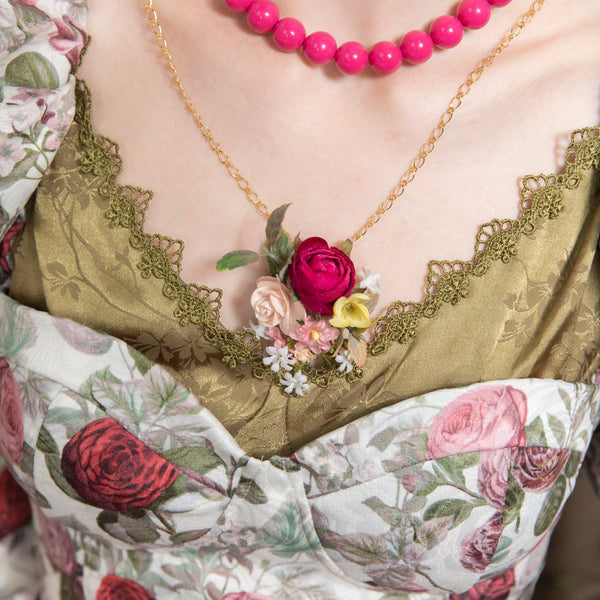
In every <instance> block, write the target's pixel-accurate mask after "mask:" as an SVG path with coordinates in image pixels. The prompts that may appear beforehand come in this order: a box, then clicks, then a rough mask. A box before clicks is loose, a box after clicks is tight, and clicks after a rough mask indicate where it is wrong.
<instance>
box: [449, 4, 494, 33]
mask: <svg viewBox="0 0 600 600" xmlns="http://www.w3.org/2000/svg"><path fill="white" fill-rule="evenodd" d="M490 15H491V10H490V5H489V3H488V0H462V1H461V2H460V3H459V5H458V7H457V9H456V16H457V17H458V18H459V20H460V22H461V23H462V24H463V25H464V26H465V27H468V28H469V29H481V28H482V27H483V26H484V25H485V24H486V23H487V22H488V21H489V20H490Z"/></svg>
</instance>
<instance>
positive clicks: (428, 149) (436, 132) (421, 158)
mask: <svg viewBox="0 0 600 600" xmlns="http://www.w3.org/2000/svg"><path fill="white" fill-rule="evenodd" d="M545 2H546V0H535V1H534V2H533V3H532V4H531V6H530V7H529V9H528V10H527V11H526V12H525V13H523V14H522V15H521V16H520V17H519V18H518V19H517V21H516V23H515V24H514V25H513V27H512V28H511V29H510V31H509V32H508V33H506V34H505V35H504V37H503V38H502V40H501V41H500V43H499V44H498V45H497V46H496V47H495V48H494V49H493V50H492V52H490V54H489V55H488V56H486V57H485V58H484V59H483V60H482V61H481V62H480V63H479V65H478V66H477V67H475V69H473V70H472V71H471V72H470V73H469V74H468V75H467V77H466V79H465V80H464V82H463V83H462V84H461V85H460V86H459V88H458V91H457V92H456V94H455V95H454V96H453V97H452V99H451V100H450V102H449V103H448V107H447V108H446V110H445V111H444V112H443V113H442V115H441V117H440V118H439V120H438V122H437V125H436V126H435V127H434V128H433V130H432V131H431V133H430V135H429V137H428V138H427V141H426V142H425V143H424V144H423V145H422V146H421V147H420V148H419V151H418V152H417V154H416V156H415V157H414V158H413V159H412V161H411V163H410V165H409V167H408V168H407V169H406V171H404V173H402V175H401V176H400V179H399V181H398V183H397V184H396V185H395V186H394V188H393V189H392V190H391V191H390V193H389V195H388V197H387V198H386V199H385V200H383V202H381V203H380V204H379V206H377V209H376V210H375V212H373V213H372V214H371V215H370V216H369V217H368V218H367V219H366V221H365V222H364V223H363V225H362V226H361V227H360V228H359V229H358V230H357V231H356V232H355V233H354V234H353V235H352V236H351V237H350V238H349V239H350V240H351V241H352V242H356V241H357V240H358V239H360V238H361V237H363V236H364V235H365V234H366V233H367V231H368V230H369V229H370V228H371V227H373V225H375V224H376V223H377V222H378V221H379V220H380V219H381V217H382V216H383V215H384V214H385V213H386V212H387V211H388V210H390V209H391V208H392V206H393V205H394V203H395V202H396V200H397V199H398V198H400V196H402V194H404V190H405V189H406V186H407V185H408V184H409V183H411V182H412V181H413V180H414V178H415V176H416V174H417V172H418V171H419V169H421V167H423V165H424V164H425V160H426V158H427V157H428V156H429V155H430V154H431V153H432V152H433V150H434V149H435V145H436V143H437V141H438V140H439V139H440V138H441V137H442V135H443V134H444V131H445V129H446V126H447V125H448V123H449V122H450V121H451V120H452V117H453V115H454V113H455V112H456V110H457V109H458V107H459V106H461V104H462V101H463V98H464V97H465V96H466V95H467V94H468V93H469V92H470V91H471V88H472V87H473V85H474V84H475V83H476V82H477V81H479V79H480V78H481V76H482V75H483V73H484V72H485V71H487V70H488V69H489V68H490V67H491V66H492V64H493V63H494V61H495V60H496V58H497V57H498V56H500V54H502V53H503V52H504V50H506V49H507V48H508V46H509V45H510V43H511V42H512V41H513V40H514V39H515V38H516V37H518V36H519V35H520V34H521V32H522V31H523V29H524V28H525V27H526V26H527V25H528V24H529V23H531V21H532V20H533V18H534V16H535V15H536V14H537V13H538V12H539V10H540V9H541V8H542V6H543V5H544V3H545ZM144 7H145V9H146V16H147V18H148V20H149V21H150V24H151V27H152V32H153V33H154V36H155V38H156V43H157V44H158V47H159V48H160V50H161V53H162V55H163V57H164V59H165V61H166V63H167V66H168V68H169V73H170V74H171V77H172V79H173V82H174V83H175V86H176V87H177V90H178V92H179V94H180V95H181V97H182V99H183V101H184V103H185V106H186V108H187V110H188V111H189V112H190V114H191V115H192V118H193V119H194V122H195V123H196V125H197V126H198V128H199V129H200V132H201V133H202V135H203V136H204V138H205V139H206V141H207V142H208V143H209V146H210V148H211V150H212V151H213V152H214V153H215V154H216V155H217V157H218V159H219V161H220V162H221V163H222V164H223V165H224V166H225V168H226V169H227V172H228V173H229V175H230V177H231V178H232V179H233V180H234V181H235V182H236V183H237V185H238V187H239V188H240V189H241V190H242V191H243V192H244V194H246V198H247V199H248V202H250V204H252V206H254V208H255V209H256V211H257V212H258V214H260V215H262V216H263V217H265V218H266V219H268V218H269V215H270V211H269V209H268V208H267V206H266V204H265V203H264V202H263V201H262V200H261V199H260V198H259V197H258V194H257V193H256V192H255V191H254V190H253V189H252V186H251V185H250V183H249V182H248V180H247V179H246V178H245V177H244V176H243V175H242V173H241V172H240V170H239V169H238V168H237V167H236V165H235V164H234V163H233V161H232V160H231V158H230V157H229V155H228V154H227V152H225V151H224V150H223V148H222V147H221V144H220V143H219V142H218V141H217V140H216V139H215V137H214V136H213V134H212V132H211V131H210V129H209V128H208V125H207V124H206V123H205V122H204V119H203V118H202V117H201V115H200V113H198V111H197V110H196V108H195V107H194V104H193V103H192V100H191V98H190V97H189V95H188V93H187V92H186V90H185V87H184V86H183V83H182V82H181V78H180V77H179V73H178V71H177V69H176V67H175V63H174V61H173V57H172V55H171V52H170V51H169V46H168V44H167V41H166V39H165V36H164V34H163V31H162V27H161V25H160V23H159V19H158V14H157V13H156V10H155V8H154V6H153V4H152V0H144Z"/></svg>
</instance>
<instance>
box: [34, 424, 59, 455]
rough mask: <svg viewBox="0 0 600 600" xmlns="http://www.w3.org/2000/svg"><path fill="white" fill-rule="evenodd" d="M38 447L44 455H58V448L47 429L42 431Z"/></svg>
mask: <svg viewBox="0 0 600 600" xmlns="http://www.w3.org/2000/svg"><path fill="white" fill-rule="evenodd" d="M36 445H37V449H38V450H40V451H41V452H43V453H44V454H58V446H57V445H56V442H55V441H54V438H53V437H52V436H51V435H50V432H49V431H48V430H47V429H46V428H45V427H42V428H41V429H40V433H39V435H38V439H37V444H36Z"/></svg>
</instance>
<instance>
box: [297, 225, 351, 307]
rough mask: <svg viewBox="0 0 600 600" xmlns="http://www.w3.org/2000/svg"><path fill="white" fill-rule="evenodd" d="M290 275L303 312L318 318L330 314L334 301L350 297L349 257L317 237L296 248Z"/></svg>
mask: <svg viewBox="0 0 600 600" xmlns="http://www.w3.org/2000/svg"><path fill="white" fill-rule="evenodd" d="M289 274H290V284H291V286H292V288H293V289H294V291H295V292H296V294H297V295H298V298H300V301H301V302H302V304H303V305H304V307H305V308H306V310H309V311H311V312H315V313H319V314H321V315H332V314H333V305H334V304H335V301H336V300H337V299H338V298H341V297H342V296H349V295H350V294H351V293H352V290H353V289H354V284H355V283H356V274H355V270H354V264H353V263H352V261H351V260H350V258H349V257H348V256H347V255H346V254H344V253H343V252H342V251H341V250H338V249H337V248H330V247H329V244H328V243H327V242H326V241H325V240H324V239H322V238H318V237H311V238H308V239H306V240H304V241H303V242H302V243H301V244H300V245H299V246H298V248H297V249H296V252H295V254H294V258H293V259H292V264H291V265H290V269H289Z"/></svg>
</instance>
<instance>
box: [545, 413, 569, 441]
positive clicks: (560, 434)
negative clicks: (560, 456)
mask: <svg viewBox="0 0 600 600" xmlns="http://www.w3.org/2000/svg"><path fill="white" fill-rule="evenodd" d="M548 424H549V425H550V429H551V430H552V433H553V434H554V437H555V438H556V441H557V442H558V443H559V444H560V445H561V446H562V445H564V443H565V442H566V440H567V431H566V429H565V426H564V424H563V422H562V421H561V420H560V419H559V418H558V417H555V416H554V415H552V414H550V415H548Z"/></svg>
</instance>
